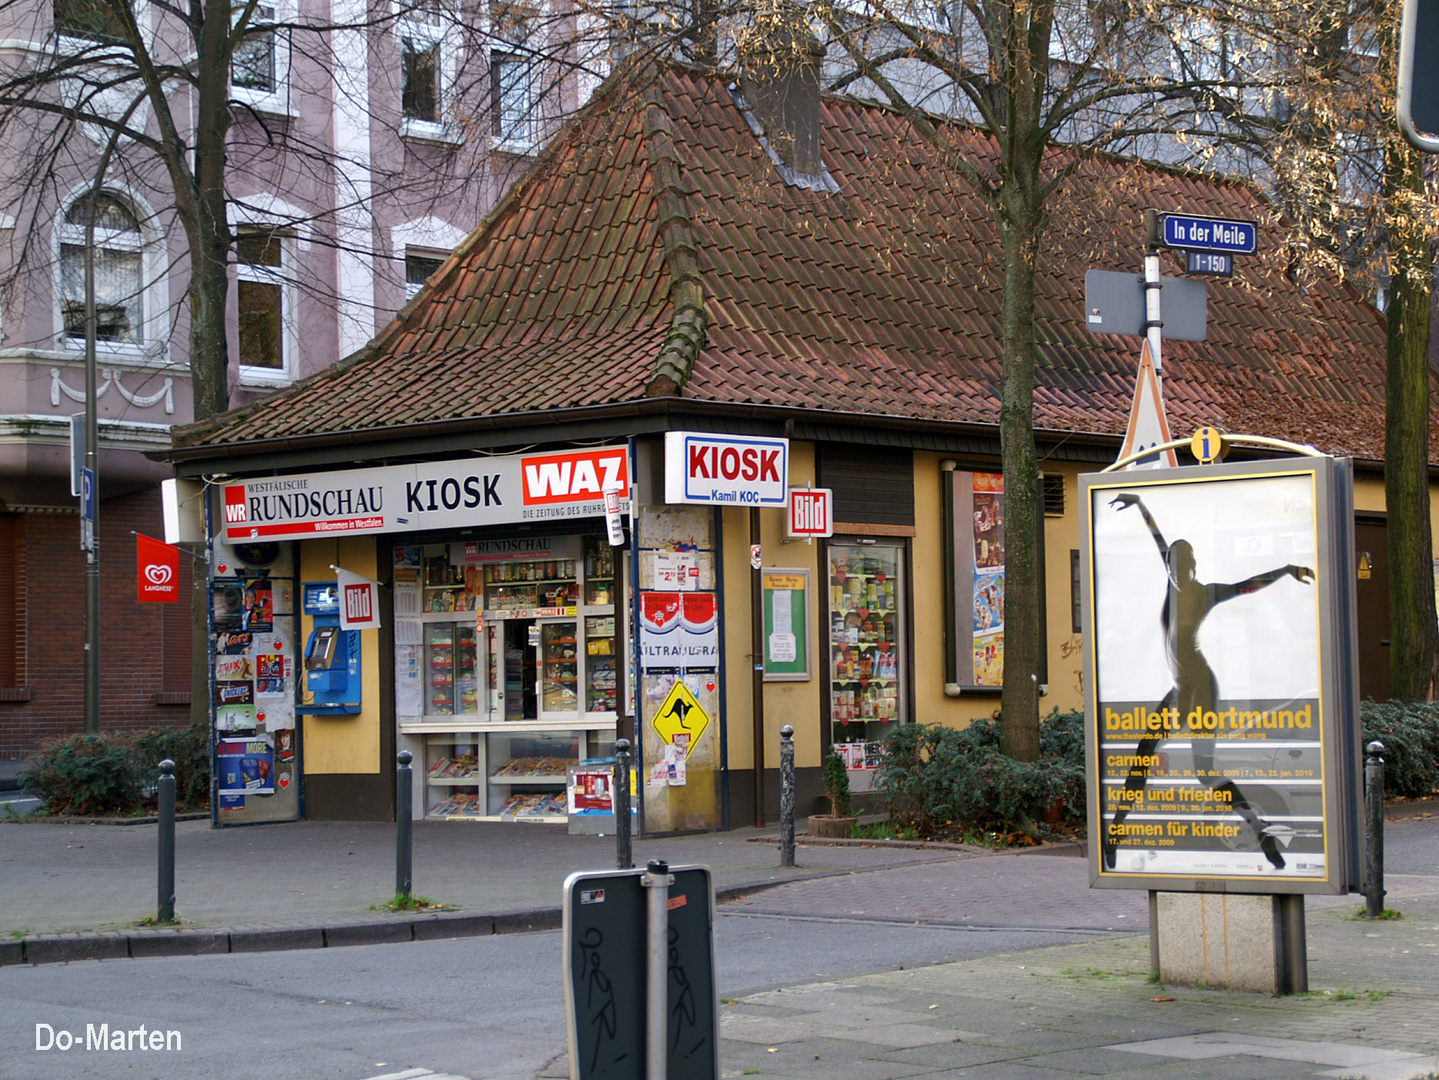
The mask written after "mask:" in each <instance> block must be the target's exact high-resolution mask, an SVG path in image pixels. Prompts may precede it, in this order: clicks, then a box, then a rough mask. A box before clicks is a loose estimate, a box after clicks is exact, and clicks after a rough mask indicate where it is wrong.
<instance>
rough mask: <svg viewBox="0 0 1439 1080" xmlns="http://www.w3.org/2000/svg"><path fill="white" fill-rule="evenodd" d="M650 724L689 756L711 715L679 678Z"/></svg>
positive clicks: (671, 743) (685, 755) (670, 743)
mask: <svg viewBox="0 0 1439 1080" xmlns="http://www.w3.org/2000/svg"><path fill="white" fill-rule="evenodd" d="M650 725H651V726H652V727H653V728H654V729H655V732H656V733H657V734H658V735H659V737H660V738H661V739H663V740H664V742H665V744H666V745H667V746H671V747H674V746H678V747H680V748H681V749H682V750H683V756H684V757H689V755H690V752H691V751H693V750H694V746H695V743H697V742H698V741H699V739H700V737H701V736H702V735H704V733H705V731H706V729H707V728H708V727H709V725H710V716H709V713H707V712H706V711H705V709H704V706H703V705H701V704H700V703H699V699H698V698H696V697H695V695H694V693H693V691H691V690H690V688H689V687H688V686H686V685H685V683H684V680H683V679H676V680H675V683H674V685H673V686H671V687H670V691H669V693H668V694H666V695H665V699H664V701H663V702H662V703H661V704H660V707H659V708H658V709H657V710H656V711H655V715H654V719H653V720H651V721H650Z"/></svg>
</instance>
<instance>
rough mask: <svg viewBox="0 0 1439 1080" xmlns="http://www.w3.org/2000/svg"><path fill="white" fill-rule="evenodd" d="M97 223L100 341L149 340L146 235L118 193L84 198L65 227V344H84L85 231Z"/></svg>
mask: <svg viewBox="0 0 1439 1080" xmlns="http://www.w3.org/2000/svg"><path fill="white" fill-rule="evenodd" d="M92 218H93V222H94V231H93V237H94V245H95V246H94V282H95V340H96V341H97V342H102V343H105V344H107V345H112V346H137V345H143V344H144V340H145V287H144V254H145V250H144V249H145V245H144V237H143V235H142V233H141V231H140V222H139V220H138V219H137V218H136V216H135V214H134V212H133V211H132V210H131V209H130V207H129V206H127V205H126V204H125V203H124V202H122V201H121V200H120V199H118V198H116V197H115V196H114V195H110V194H106V193H104V192H102V193H100V194H99V195H95V196H92V195H90V194H89V193H87V194H85V195H83V196H81V197H80V198H78V199H76V200H75V201H74V202H72V203H71V204H70V206H69V207H68V208H67V209H66V211H65V214H64V217H63V218H62V220H61V225H60V230H59V232H60V315H61V320H62V325H63V334H64V337H65V340H66V341H67V342H69V343H71V344H72V345H79V344H83V342H84V340H85V239H86V238H85V227H86V225H87V224H88V223H89V222H90V220H91V219H92Z"/></svg>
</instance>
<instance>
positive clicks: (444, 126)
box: [395, 0, 461, 144]
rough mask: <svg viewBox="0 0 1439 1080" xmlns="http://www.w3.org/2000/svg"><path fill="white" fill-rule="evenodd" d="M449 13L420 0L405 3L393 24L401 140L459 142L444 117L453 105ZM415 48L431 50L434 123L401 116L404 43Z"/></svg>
mask: <svg viewBox="0 0 1439 1080" xmlns="http://www.w3.org/2000/svg"><path fill="white" fill-rule="evenodd" d="M453 23H454V18H453V13H451V12H450V11H449V10H448V8H447V6H446V5H445V0H420V2H417V3H406V4H405V6H404V7H403V8H402V13H401V15H400V18H399V20H398V22H397V23H396V24H395V50H396V53H397V60H398V65H397V68H398V70H399V72H400V80H399V90H400V101H399V113H400V119H401V123H402V127H401V134H402V135H403V136H404V137H405V138H410V139H419V140H423V141H428V142H439V143H446V144H457V143H459V142H460V141H461V139H460V137H459V135H458V133H457V131H456V129H455V125H453V124H452V123H450V122H449V120H448V119H447V118H446V117H447V113H448V110H449V107H450V105H451V104H453V100H454V93H455V83H456V81H457V79H458V74H457V67H458V61H459V51H460V50H459V37H458V33H457V29H456V27H455V26H454V24H453ZM410 41H413V42H414V43H415V44H416V45H417V46H424V47H426V48H434V49H435V50H436V57H435V111H436V113H437V117H436V119H434V120H421V119H418V118H416V117H410V116H406V115H405V109H404V77H405V76H404V63H405V61H404V56H405V46H406V42H410Z"/></svg>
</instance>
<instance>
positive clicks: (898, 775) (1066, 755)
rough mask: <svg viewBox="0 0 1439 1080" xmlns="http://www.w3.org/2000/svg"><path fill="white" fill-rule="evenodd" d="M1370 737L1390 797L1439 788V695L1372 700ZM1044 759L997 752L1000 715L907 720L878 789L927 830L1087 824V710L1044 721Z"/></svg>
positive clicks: (1026, 829)
mask: <svg viewBox="0 0 1439 1080" xmlns="http://www.w3.org/2000/svg"><path fill="white" fill-rule="evenodd" d="M1360 726H1361V731H1362V739H1363V744H1364V745H1365V746H1367V745H1368V744H1369V743H1370V742H1372V741H1374V740H1375V739H1378V740H1379V741H1380V742H1382V743H1383V744H1384V794H1385V796H1386V797H1387V798H1411V799H1417V798H1427V797H1430V796H1433V795H1435V794H1436V793H1439V702H1404V701H1382V702H1374V701H1366V702H1364V703H1363V705H1362V707H1361V709H1360ZM1039 748H1040V759H1039V760H1038V761H1037V762H1034V763H1033V764H1025V763H1024V762H1019V761H1014V760H1013V759H1011V758H1007V757H1005V756H1004V755H1003V754H1001V753H1000V752H999V721H998V719H993V720H980V721H976V722H975V723H973V724H971V725H970V726H969V727H967V728H965V729H963V730H957V729H955V728H947V727H941V726H939V725H936V724H904V725H901V726H900V727H899V728H897V729H896V730H895V732H894V733H893V734H892V735H891V736H890V737H889V738H888V739H887V740H886V743H885V758H884V765H883V767H882V768H881V770H880V774H879V784H878V787H879V790H880V791H881V792H883V794H884V795H885V797H886V798H887V800H888V802H889V810H890V815H891V817H893V819H894V821H895V824H896V825H898V826H899V827H901V828H910V829H913V830H915V832H917V833H918V834H919V835H920V836H921V837H923V838H926V839H933V838H938V837H943V836H966V835H969V836H974V835H981V834H984V833H999V834H1001V835H1009V834H1013V833H1025V834H1028V835H1031V836H1043V835H1046V834H1047V833H1048V832H1049V826H1051V825H1053V824H1055V822H1052V821H1046V820H1045V815H1046V811H1051V810H1053V809H1055V808H1058V810H1059V811H1060V816H1059V821H1058V824H1060V825H1062V826H1064V827H1066V828H1069V829H1076V828H1077V829H1083V827H1084V825H1085V799H1086V794H1085V783H1084V777H1085V772H1084V768H1085V766H1084V715H1083V714H1082V713H1077V712H1073V713H1060V712H1054V713H1051V714H1050V715H1049V716H1048V717H1046V718H1045V719H1044V720H1043V721H1041V723H1040V728H1039Z"/></svg>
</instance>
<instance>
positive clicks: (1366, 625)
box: [1354, 518, 1389, 701]
mask: <svg viewBox="0 0 1439 1080" xmlns="http://www.w3.org/2000/svg"><path fill="white" fill-rule="evenodd" d="M1354 546H1355V548H1356V549H1357V552H1356V562H1357V563H1358V566H1357V567H1356V568H1355V573H1357V574H1358V581H1357V582H1356V585H1357V589H1356V598H1357V601H1358V602H1357V604H1356V607H1357V608H1358V620H1359V696H1360V697H1362V698H1373V699H1374V700H1375V701H1386V700H1388V698H1389V541H1388V530H1387V529H1386V527H1385V524H1384V520H1383V519H1382V518H1357V519H1355V522H1354Z"/></svg>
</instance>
